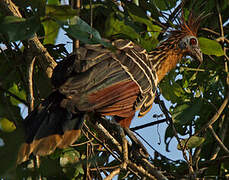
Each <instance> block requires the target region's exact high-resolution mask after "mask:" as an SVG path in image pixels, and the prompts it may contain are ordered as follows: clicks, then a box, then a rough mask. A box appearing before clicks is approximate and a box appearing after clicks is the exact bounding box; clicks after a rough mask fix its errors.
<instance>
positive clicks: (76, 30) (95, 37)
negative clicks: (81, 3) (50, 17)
mask: <svg viewBox="0 0 229 180" xmlns="http://www.w3.org/2000/svg"><path fill="white" fill-rule="evenodd" d="M57 22H58V23H59V24H60V26H61V27H62V28H63V30H65V32H67V35H68V36H69V37H73V38H76V39H79V40H80V41H82V42H84V43H87V44H95V43H100V44H102V45H104V46H105V47H111V44H110V43H108V42H105V41H104V40H102V38H101V36H100V34H99V32H98V31H97V30H96V29H94V28H92V27H90V26H89V25H88V24H87V23H86V22H85V21H83V20H82V19H80V18H79V17H78V16H75V17H73V18H71V19H69V20H68V21H57Z"/></svg>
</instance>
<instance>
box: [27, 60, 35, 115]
mask: <svg viewBox="0 0 229 180" xmlns="http://www.w3.org/2000/svg"><path fill="white" fill-rule="evenodd" d="M35 60H36V57H34V58H33V59H32V61H31V63H30V65H29V69H28V87H29V94H28V96H29V112H31V111H32V110H33V109H34V96H33V68H34V63H35Z"/></svg>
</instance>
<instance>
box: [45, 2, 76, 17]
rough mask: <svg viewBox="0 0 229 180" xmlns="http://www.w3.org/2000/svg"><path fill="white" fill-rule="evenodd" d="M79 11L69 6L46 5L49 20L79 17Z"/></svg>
mask: <svg viewBox="0 0 229 180" xmlns="http://www.w3.org/2000/svg"><path fill="white" fill-rule="evenodd" d="M78 12H79V11H78V10H76V9H72V8H71V6H68V5H59V6H58V5H46V10H45V14H46V17H47V18H51V19H56V20H61V21H64V20H67V19H69V18H72V17H74V16H77V15H78Z"/></svg>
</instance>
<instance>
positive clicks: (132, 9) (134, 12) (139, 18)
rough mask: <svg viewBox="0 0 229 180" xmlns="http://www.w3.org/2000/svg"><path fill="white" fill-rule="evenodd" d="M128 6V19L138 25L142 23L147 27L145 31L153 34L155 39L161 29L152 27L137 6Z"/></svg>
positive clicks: (155, 26) (130, 4)
mask: <svg viewBox="0 0 229 180" xmlns="http://www.w3.org/2000/svg"><path fill="white" fill-rule="evenodd" d="M127 4H128V6H127V7H128V12H129V15H130V17H131V18H132V19H133V20H134V21H136V22H139V23H143V24H145V25H147V31H149V32H154V33H155V34H153V35H155V38H157V36H158V35H159V34H160V32H161V28H160V27H159V26H157V25H154V24H153V23H152V21H150V20H149V18H148V16H147V15H146V13H145V12H144V11H143V10H142V9H141V8H140V7H138V6H136V5H135V4H133V3H127Z"/></svg>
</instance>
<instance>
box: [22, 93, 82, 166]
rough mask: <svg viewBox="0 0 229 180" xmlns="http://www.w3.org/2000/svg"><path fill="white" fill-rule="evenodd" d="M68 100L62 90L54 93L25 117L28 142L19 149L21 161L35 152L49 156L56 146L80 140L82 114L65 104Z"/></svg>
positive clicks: (64, 145) (62, 146)
mask: <svg viewBox="0 0 229 180" xmlns="http://www.w3.org/2000/svg"><path fill="white" fill-rule="evenodd" d="M64 99H65V97H64V96H63V95H62V94H60V93H59V92H58V91H55V92H53V93H52V94H51V95H50V96H49V97H48V98H47V99H45V100H44V101H43V102H42V103H41V104H40V105H39V106H38V107H37V108H36V109H35V110H34V111H33V112H31V113H30V114H29V115H28V117H27V118H26V119H25V121H24V127H25V136H26V142H25V143H23V144H22V146H21V148H20V150H19V154H18V160H17V163H18V164H20V163H22V162H24V161H26V160H28V158H29V156H30V154H32V153H33V154H34V155H48V154H51V153H52V152H53V151H55V149H56V148H64V147H67V146H69V145H71V144H73V143H74V142H75V141H76V140H77V139H78V137H79V136H80V128H81V125H82V122H83V119H82V113H80V112H78V113H75V112H74V113H72V112H71V111H70V110H68V109H67V108H66V107H61V102H62V101H63V100H64Z"/></svg>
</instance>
